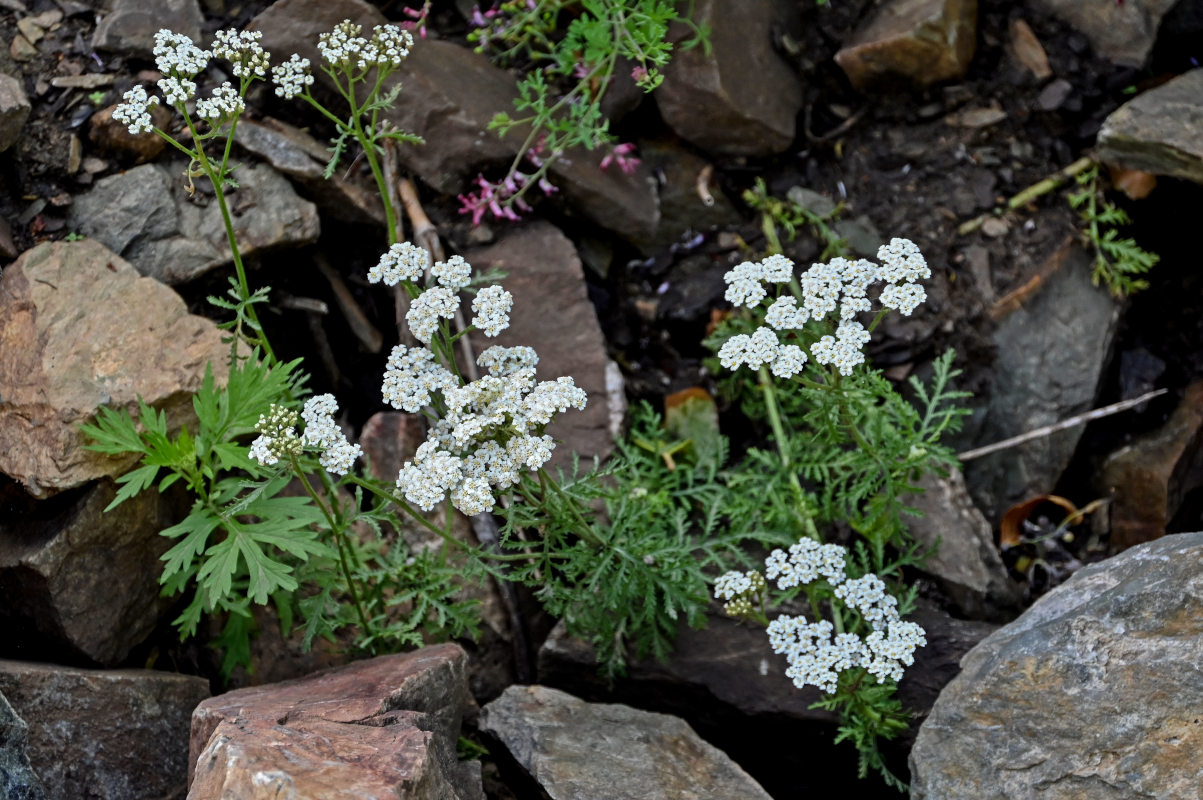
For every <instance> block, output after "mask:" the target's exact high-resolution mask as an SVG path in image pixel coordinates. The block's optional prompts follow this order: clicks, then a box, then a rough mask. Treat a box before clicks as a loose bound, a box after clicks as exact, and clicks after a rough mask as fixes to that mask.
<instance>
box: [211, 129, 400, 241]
mask: <svg viewBox="0 0 1203 800" xmlns="http://www.w3.org/2000/svg"><path fill="white" fill-rule="evenodd" d="M234 138H235V141H236V142H238V144H240V145H241V146H242V147H243V148H245V149H246V150H248V151H250V152H251V153H254V154H255V155H256V156H258V157H259V158H262V159H263V160H264V161H266V162H267V163H268V164H270V165H271V166H272V167H274V168H275V169H276V170H278V171H279V172H280V173H281V174H283V175H287V176H288V177H289V178H291V179H292V180H293V181H295V182H296V184H297V185H298V186H299V187H300V188H301V193H302V194H303V195H304V196H305V197H306V198H308V199H310V200H312V201H313V202H314V203H316V204H317V207H318V208H319V209H321V211H322V213H323V214H325V215H328V216H330V217H332V218H333V219H337V220H342V221H344V222H358V223H375V224H378V225H383V224H384V207H383V206H382V205H381V204H380V195H379V194H378V193H377V191H376V188H375V185H374V184H373V185H372V186H371V187H370V188H369V186H367V183H372V181H370V180H369V181H367V182H366V183H364V182H359V181H356V180H355V179H354V178H353V177H352V178H348V177H347V176H346V175H345V174H344V173H343V171H342V170H338V171H336V172H335V174H334V175H332V176H331V177H330V178H329V180H327V179H326V178H324V177H323V173H324V172H325V168H326V163H327V162H328V161H329V158H330V151H329V150H328V149H326V146H325V145H323V144H322V143H321V142H319V141H318V140H317V139H314V138H313V137H312V136H310V135H309V134H307V133H305V132H304V131H302V130H301V129H299V128H294V127H293V126H291V125H289V124H288V123H285V122H280V121H279V120H275V119H271V118H266V119H262V120H252V119H244V120H242V121H240V122H239V123H238V130H237V132H236V133H235V135H234Z"/></svg>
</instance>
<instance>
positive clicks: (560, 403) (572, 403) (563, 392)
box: [522, 376, 587, 425]
mask: <svg viewBox="0 0 1203 800" xmlns="http://www.w3.org/2000/svg"><path fill="white" fill-rule="evenodd" d="M586 402H587V397H586V395H585V390H584V389H581V388H579V387H578V386H577V385H576V383H575V382H574V381H573V380H572V378H571V377H568V376H565V377H560V378H556V379H555V380H554V381H542V382H540V383H539V385H538V386H536V387H535V389H534V391H532V392H531V393H530V394H528V395H527V396H526V397H524V398H523V399H522V411H523V413H524V414H525V415H526V418H527V420H528V421H530V422H532V423H534V424H535V425H546V424H547V423H549V422H551V418H552V417H553V416H555V415H556V414H562V413H563V412H565V411H567V410H568V409H569V408H575V409H577V410H583V409H584V408H585V403H586Z"/></svg>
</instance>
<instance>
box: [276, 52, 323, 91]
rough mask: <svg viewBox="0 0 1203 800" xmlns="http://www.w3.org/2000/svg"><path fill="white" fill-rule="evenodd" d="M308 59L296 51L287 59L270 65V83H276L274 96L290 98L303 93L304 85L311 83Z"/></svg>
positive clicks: (311, 75)
mask: <svg viewBox="0 0 1203 800" xmlns="http://www.w3.org/2000/svg"><path fill="white" fill-rule="evenodd" d="M309 66H310V65H309V59H307V58H301V57H300V56H299V55H297V54H296V53H293V54H292V55H291V56H289V58H288V60H287V61H285V62H283V63H280V64H277V65H276V66H274V67H272V83H274V84H276V97H283V98H284V99H285V100H291V99H292V98H294V97H296V96H297V95H299V94H304V92H305V87H307V86H312V85H313V73H312V72H310V71H309Z"/></svg>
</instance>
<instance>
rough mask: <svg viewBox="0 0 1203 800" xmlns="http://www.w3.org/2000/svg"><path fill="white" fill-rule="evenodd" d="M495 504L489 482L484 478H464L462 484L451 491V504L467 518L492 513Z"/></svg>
mask: <svg viewBox="0 0 1203 800" xmlns="http://www.w3.org/2000/svg"><path fill="white" fill-rule="evenodd" d="M495 502H496V500H495V499H494V497H493V492H491V491H490V490H489V482H488V481H487V480H485V479H484V478H465V479H464V481H463V483H461V484H460V485H459V486H457V487H456V488H454V489H452V490H451V504H452V505H453V506H455V507H456V508H457V509H459V512H460V513H461V514H464V515H465V516H468V517H474V516H476V515H477V514H483V513H485V512H486V511H492V510H493V504H494V503H495Z"/></svg>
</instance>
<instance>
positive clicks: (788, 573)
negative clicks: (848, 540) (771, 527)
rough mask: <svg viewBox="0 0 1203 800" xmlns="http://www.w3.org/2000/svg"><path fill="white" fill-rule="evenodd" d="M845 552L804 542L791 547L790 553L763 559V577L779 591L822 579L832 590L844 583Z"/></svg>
mask: <svg viewBox="0 0 1203 800" xmlns="http://www.w3.org/2000/svg"><path fill="white" fill-rule="evenodd" d="M847 552H848V551H847V550H845V549H844V548H843V547H840V546H839V545H838V544H819V543H818V542H816V541H815V540H813V539H808V538H803V539H801V540H799V541H798V543H797V544H794V545H791V546H790V549H789V553H788V554H787V553H785V551H783V550H779V549H778V550H774V551H773V552H771V553H769V557H768V558H767V559H765V562H764V565H765V571H764V575H765V577H766V578H768V579H769V580H776V581H777V587H778V588H779V589H781V590H783V591H784V590H785V589H790V588H792V587H794V586H805V585H806V584H808V583H811V582H812V581H815V580H818V578H819V577H820V576H822V577H823V578H824V579H826V581H827V582H828V583H829V584H830V585H832V586H838V585H839V584H841V583H843V582H844V559H845V557H846V556H847Z"/></svg>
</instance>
